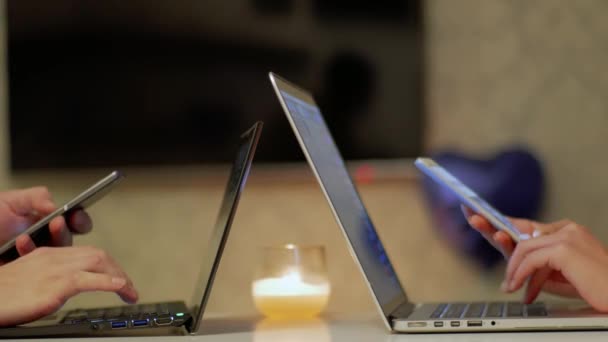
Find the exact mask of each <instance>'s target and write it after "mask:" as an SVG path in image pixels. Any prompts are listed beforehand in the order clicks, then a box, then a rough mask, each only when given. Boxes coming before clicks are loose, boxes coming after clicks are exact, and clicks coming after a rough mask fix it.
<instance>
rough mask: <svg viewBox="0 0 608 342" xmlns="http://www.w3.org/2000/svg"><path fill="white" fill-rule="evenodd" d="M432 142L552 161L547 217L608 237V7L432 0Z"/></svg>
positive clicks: (553, 1)
mask: <svg viewBox="0 0 608 342" xmlns="http://www.w3.org/2000/svg"><path fill="white" fill-rule="evenodd" d="M427 3H428V18H429V19H430V20H429V36H428V38H429V39H428V42H429V44H428V58H429V84H428V89H429V99H428V105H429V107H428V108H429V118H428V126H427V128H428V133H427V137H428V141H427V143H428V146H429V147H432V148H441V147H447V146H450V147H458V148H460V149H462V150H464V151H469V152H472V153H475V154H477V155H479V156H487V155H490V154H492V153H494V152H495V151H497V150H499V149H500V148H503V147H504V146H508V145H510V144H524V145H527V146H529V147H530V148H531V149H532V150H533V151H535V152H536V153H537V154H538V156H540V158H541V159H542V160H543V162H544V163H545V167H546V171H547V174H548V183H549V184H548V185H549V193H548V196H547V205H546V210H545V217H546V218H547V219H559V218H571V219H573V220H576V221H579V222H582V223H584V224H586V225H588V226H590V227H591V228H592V229H594V230H595V231H596V232H597V233H598V234H600V235H601V237H602V238H603V239H604V240H606V241H608V231H606V230H605V225H606V222H608V211H606V210H605V209H606V208H608V200H607V197H606V193H608V181H606V178H605V176H606V175H607V174H608V158H607V157H606V154H605V148H606V146H608V97H606V94H608V73H607V72H606V71H605V70H606V60H608V45H606V42H607V41H608V21H606V14H608V2H605V1H601V0H599V1H594V0H579V1H567V0H566V1H557V0H537V1H526V0H512V1H507V0H505V1H502V0H492V1H484V0H464V1H458V2H454V1H451V0H432V1H428V2H427Z"/></svg>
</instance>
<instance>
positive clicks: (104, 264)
mask: <svg viewBox="0 0 608 342" xmlns="http://www.w3.org/2000/svg"><path fill="white" fill-rule="evenodd" d="M85 248H86V247H85ZM83 260H84V261H85V264H84V268H83V270H86V271H90V272H95V273H105V274H109V275H112V276H115V277H119V278H124V279H126V281H127V284H126V285H125V286H124V289H122V290H121V293H122V295H121V297H123V296H124V298H123V299H124V300H126V301H133V302H134V301H137V298H138V297H139V295H138V293H137V290H136V289H135V286H134V285H133V282H132V281H131V279H130V278H129V276H128V275H127V273H126V272H124V271H123V269H122V268H121V267H120V266H119V265H118V264H117V263H116V262H115V261H114V259H113V258H112V257H111V256H109V255H108V254H107V253H105V252H104V251H102V250H99V249H95V248H91V252H90V253H89V255H88V256H87V257H85V258H83Z"/></svg>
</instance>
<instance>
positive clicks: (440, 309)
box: [431, 304, 448, 318]
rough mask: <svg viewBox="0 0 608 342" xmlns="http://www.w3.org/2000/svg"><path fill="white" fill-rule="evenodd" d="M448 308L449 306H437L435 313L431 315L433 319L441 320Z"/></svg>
mask: <svg viewBox="0 0 608 342" xmlns="http://www.w3.org/2000/svg"><path fill="white" fill-rule="evenodd" d="M447 306H448V305H447V304H439V305H437V307H436V308H435V310H433V313H432V314H431V318H440V317H441V314H442V313H443V311H444V310H445V308H446V307H447Z"/></svg>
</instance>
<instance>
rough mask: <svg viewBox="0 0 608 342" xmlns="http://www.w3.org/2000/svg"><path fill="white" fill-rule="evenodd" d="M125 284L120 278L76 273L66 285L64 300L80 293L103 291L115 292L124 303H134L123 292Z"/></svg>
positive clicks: (90, 273)
mask: <svg viewBox="0 0 608 342" xmlns="http://www.w3.org/2000/svg"><path fill="white" fill-rule="evenodd" d="M126 284H127V280H126V279H124V278H121V277H115V276H112V275H109V274H101V273H93V272H78V273H77V274H76V276H75V277H74V281H73V282H72V284H69V285H68V287H67V293H66V294H65V295H64V298H65V299H67V298H69V297H73V296H75V295H77V294H79V293H81V292H89V291H105V292H116V294H118V295H119V296H120V297H121V298H122V299H123V300H124V301H125V302H128V303H135V302H136V301H137V298H134V297H132V296H131V294H130V293H129V292H125V291H124V290H125V287H126Z"/></svg>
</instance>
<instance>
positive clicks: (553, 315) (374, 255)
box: [270, 73, 608, 333]
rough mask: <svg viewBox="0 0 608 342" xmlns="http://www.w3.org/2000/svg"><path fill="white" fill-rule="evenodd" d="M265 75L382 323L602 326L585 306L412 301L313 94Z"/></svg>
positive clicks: (601, 318)
mask: <svg viewBox="0 0 608 342" xmlns="http://www.w3.org/2000/svg"><path fill="white" fill-rule="evenodd" d="M270 80H271V82H272V85H273V87H274V89H275V91H276V94H277V97H278V99H279V102H280V103H281V106H282V107H283V110H284V111H285V114H286V115H287V118H288V119H289V122H290V123H291V126H292V128H293V130H294V132H295V134H296V136H297V138H298V141H299V143H300V146H301V147H302V150H303V151H304V154H305V155H306V159H307V160H308V163H309V164H310V166H311V168H312V170H313V172H314V174H315V176H316V178H317V180H318V181H319V184H320V185H321V188H322V189H323V193H324V194H325V197H326V199H327V201H328V202H329V205H330V207H331V209H332V212H333V214H334V216H335V218H336V221H337V222H338V225H339V226H340V228H341V229H342V232H343V233H344V236H345V237H346V241H347V242H348V246H349V249H350V252H351V254H352V256H353V258H354V259H355V261H356V262H357V264H358V265H359V268H360V270H361V272H362V273H363V276H364V277H365V280H366V283H367V285H368V287H369V289H370V291H371V293H372V295H373V297H374V300H375V302H376V304H377V306H378V309H379V311H380V313H381V314H382V319H383V321H384V322H385V323H386V327H387V328H389V329H390V330H391V331H395V332H406V333H409V332H411V333H420V332H456V331H458V332H466V331H505V330H508V331H530V330H599V329H607V328H608V315H605V314H600V313H597V312H595V311H593V310H592V309H591V308H589V307H587V306H576V305H567V304H561V305H560V304H549V303H546V304H544V303H533V304H529V305H524V304H522V303H518V302H482V301H480V302H473V303H465V302H457V303H415V302H412V301H410V300H409V299H408V298H407V296H406V294H405V290H404V289H403V287H402V286H401V283H400V282H399V279H398V278H397V275H396V274H395V271H394V269H393V266H392V264H391V262H390V260H389V257H388V255H387V254H386V252H385V250H384V247H383V245H382V242H381V241H380V239H379V237H378V235H377V233H376V229H375V228H374V225H373V224H372V222H371V220H370V218H369V215H368V214H367V211H366V209H365V207H364V206H363V202H362V201H361V198H360V196H359V194H358V193H357V190H356V188H355V186H354V184H353V182H352V180H351V178H350V175H349V174H348V171H347V170H346V167H345V165H344V161H343V159H342V157H341V155H340V152H339V151H338V149H337V147H336V145H335V143H334V141H333V138H332V136H331V133H330V132H329V130H328V128H327V125H326V124H325V121H324V119H323V115H322V114H321V111H320V110H319V108H318V107H317V105H316V104H315V101H314V99H313V97H312V95H311V94H310V93H309V92H308V91H306V90H303V89H301V88H299V87H297V86H295V85H293V84H291V83H289V82H287V81H285V80H284V79H281V78H279V77H278V76H277V75H274V74H273V73H270Z"/></svg>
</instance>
